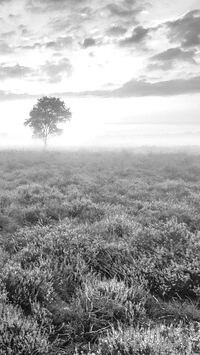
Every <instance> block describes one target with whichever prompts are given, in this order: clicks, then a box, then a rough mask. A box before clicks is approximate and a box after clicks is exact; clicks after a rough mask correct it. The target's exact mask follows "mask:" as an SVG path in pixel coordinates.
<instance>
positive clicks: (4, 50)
mask: <svg viewBox="0 0 200 355" xmlns="http://www.w3.org/2000/svg"><path fill="white" fill-rule="evenodd" d="M13 52H14V49H13V48H12V47H11V46H10V45H9V44H8V43H7V42H5V41H4V40H0V54H1V55H4V54H11V53H13Z"/></svg>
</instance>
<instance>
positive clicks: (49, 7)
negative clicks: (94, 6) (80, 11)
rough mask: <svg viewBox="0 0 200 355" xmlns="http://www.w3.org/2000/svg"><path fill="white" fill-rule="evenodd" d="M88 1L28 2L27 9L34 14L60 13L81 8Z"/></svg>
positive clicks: (32, 0)
mask: <svg viewBox="0 0 200 355" xmlns="http://www.w3.org/2000/svg"><path fill="white" fill-rule="evenodd" d="M87 1H88V0H28V2H27V5H26V8H27V9H28V10H29V11H34V12H48V11H50V12H51V11H60V10H63V9H64V8H69V7H72V8H73V7H79V6H80V5H82V4H85V3H86V2H87Z"/></svg>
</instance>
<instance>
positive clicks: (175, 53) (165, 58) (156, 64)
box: [147, 47, 197, 70]
mask: <svg viewBox="0 0 200 355" xmlns="http://www.w3.org/2000/svg"><path fill="white" fill-rule="evenodd" d="M194 57H195V51H194V50H183V49H182V48H180V47H176V48H169V49H167V50H165V51H163V52H161V53H158V54H156V55H154V56H153V57H151V58H150V59H149V60H150V64H149V65H148V67H147V68H148V69H153V70H156V69H163V70H165V69H170V68H172V67H173V66H174V64H177V63H180V62H187V63H191V64H197V63H196V61H195V58H194Z"/></svg>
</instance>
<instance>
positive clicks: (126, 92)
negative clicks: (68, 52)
mask: <svg viewBox="0 0 200 355" xmlns="http://www.w3.org/2000/svg"><path fill="white" fill-rule="evenodd" d="M194 93H200V76H196V77H193V78H189V79H175V80H166V81H158V82H154V83H153V82H148V81H144V80H135V79H132V80H130V81H128V82H126V83H125V84H124V85H122V86H121V87H119V88H117V89H113V90H94V91H82V92H56V93H51V96H56V97H81V98H84V97H99V98H130V97H145V96H146V97H147V96H174V95H184V94H194ZM41 96H44V94H43V93H40V94H38V95H31V94H28V93H24V94H15V93H12V92H6V91H3V90H0V101H7V100H17V99H19V100H21V99H33V98H38V97H41Z"/></svg>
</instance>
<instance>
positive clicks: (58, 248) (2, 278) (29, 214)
mask: <svg viewBox="0 0 200 355" xmlns="http://www.w3.org/2000/svg"><path fill="white" fill-rule="evenodd" d="M199 212H200V156H199V155H186V154H181V153H179V154H172V153H170V154H166V153H162V154H142V153H141V154H139V153H138V154H134V153H131V152H121V153H120V152H118V153H111V152H106V153H88V152H79V153H78V152H68V153H59V152H44V153H42V154H41V153H39V152H38V153H37V152H1V153H0V354H1V355H4V354H5V355H6V354H8V355H16V354H21V355H28V354H38V355H40V354H41V355H44V354H52V355H53V354H56V355H58V354H60V355H61V354H73V355H75V354H88V355H92V354H93V355H119V354H122V355H143V354H144V355H161V354H165V355H169V354H173V355H175V354H185V355H186V354H187V355H191V354H199V353H200V232H199V231H200V213H199Z"/></svg>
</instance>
